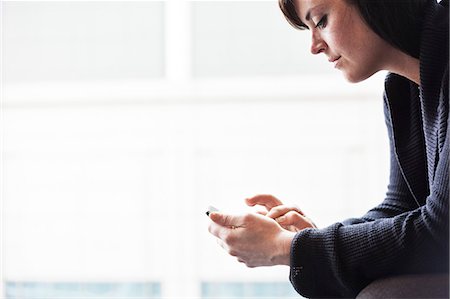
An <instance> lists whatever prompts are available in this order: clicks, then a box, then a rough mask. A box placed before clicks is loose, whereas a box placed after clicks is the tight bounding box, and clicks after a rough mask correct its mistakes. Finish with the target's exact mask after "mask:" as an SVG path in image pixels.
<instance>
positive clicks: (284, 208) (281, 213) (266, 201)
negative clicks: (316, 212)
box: [246, 194, 317, 232]
mask: <svg viewBox="0 0 450 299" xmlns="http://www.w3.org/2000/svg"><path fill="white" fill-rule="evenodd" d="M246 203H247V205H249V206H255V205H261V206H264V207H265V208H266V210H267V212H262V213H261V214H264V215H266V216H267V217H270V218H272V219H274V220H275V221H277V222H278V224H280V225H281V226H282V227H283V228H284V229H286V230H289V231H291V232H298V231H300V230H302V229H305V228H317V226H316V225H315V224H314V222H312V221H311V219H309V218H308V217H306V216H305V214H304V213H303V212H302V211H301V210H300V209H299V208H298V207H297V206H289V205H284V204H283V203H282V202H281V201H280V200H279V199H278V198H276V197H274V196H272V195H266V194H265V195H256V196H254V197H251V198H247V199H246Z"/></svg>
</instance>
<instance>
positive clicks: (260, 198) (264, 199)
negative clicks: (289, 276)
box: [245, 194, 283, 211]
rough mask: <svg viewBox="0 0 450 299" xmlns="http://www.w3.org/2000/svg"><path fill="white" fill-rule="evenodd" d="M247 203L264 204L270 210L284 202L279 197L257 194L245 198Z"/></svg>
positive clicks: (251, 204)
mask: <svg viewBox="0 0 450 299" xmlns="http://www.w3.org/2000/svg"><path fill="white" fill-rule="evenodd" d="M245 202H246V203H247V205H249V206H251V207H253V206H255V205H261V206H264V207H265V208H266V209H267V211H270V210H271V209H272V208H273V207H276V206H279V205H281V204H283V203H282V202H281V201H280V200H279V199H278V198H276V197H275V196H272V195H268V194H262V195H256V196H253V197H250V198H247V199H246V200H245Z"/></svg>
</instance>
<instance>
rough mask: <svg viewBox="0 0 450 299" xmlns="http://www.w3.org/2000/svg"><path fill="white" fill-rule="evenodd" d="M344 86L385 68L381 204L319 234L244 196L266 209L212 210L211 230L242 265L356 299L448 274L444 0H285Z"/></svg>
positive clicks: (285, 210)
mask: <svg viewBox="0 0 450 299" xmlns="http://www.w3.org/2000/svg"><path fill="white" fill-rule="evenodd" d="M280 7H281V9H282V11H283V13H284V15H285V16H286V18H287V20H288V21H289V23H290V24H291V25H293V26H294V27H296V28H299V29H308V30H309V31H310V33H311V35H312V44H311V52H312V54H324V55H325V56H326V57H327V58H328V60H329V61H330V62H332V63H333V64H334V66H335V67H336V68H337V69H339V70H340V71H342V73H343V75H344V76H345V77H346V78H347V80H349V81H350V82H360V81H362V80H365V79H367V78H369V77H370V76H372V75H373V74H374V73H376V72H378V71H380V70H388V71H389V74H388V76H387V77H386V81H385V93H384V108H385V117H386V124H387V127H388V134H389V138H390V153H391V154H390V155H391V166H390V182H389V185H388V191H387V194H386V198H385V200H384V201H383V202H382V203H381V204H380V205H379V206H377V207H375V208H374V209H372V210H370V211H369V212H368V213H367V214H366V215H364V216H363V217H361V218H355V219H348V220H345V221H342V222H338V223H335V224H333V225H331V226H329V227H326V228H322V229H318V228H316V227H315V226H314V224H313V222H312V221H311V220H309V219H308V218H307V217H306V216H305V215H304V214H303V213H302V212H301V211H300V210H299V209H297V208H295V207H289V206H285V205H283V204H282V202H281V201H279V200H278V199H277V198H275V197H273V196H271V195H258V196H255V197H253V198H249V199H247V200H246V202H247V204H248V205H250V206H254V205H263V206H265V207H266V208H267V214H265V215H260V214H251V213H249V214H245V215H227V214H224V213H220V212H213V213H211V214H210V218H211V220H212V222H211V224H210V226H209V231H210V232H211V233H212V234H213V235H214V236H216V237H217V238H219V242H220V243H221V245H222V247H224V248H225V249H226V250H227V251H228V252H229V254H230V255H232V256H236V257H237V259H238V261H240V262H243V263H245V264H246V265H247V266H249V267H257V266H268V265H289V266H290V280H291V282H292V284H293V286H294V288H295V289H296V290H297V291H298V292H299V293H300V294H302V295H304V296H307V297H354V296H356V295H357V294H358V293H359V292H360V291H361V290H362V289H363V288H364V287H365V286H367V285H368V284H369V283H370V282H372V281H374V280H376V279H379V278H382V277H387V276H392V275H401V274H417V273H439V272H441V273H448V269H449V266H448V264H449V259H448V257H449V230H448V223H449V218H448V217H449V216H448V209H449V208H448V200H449V188H448V185H449V174H448V173H449V144H450V129H449V126H450V121H449V97H448V92H449V89H448V83H449V82H448V65H449V60H448V51H449V49H448V34H449V31H448V29H449V28H448V26H449V24H448V0H442V1H441V2H439V3H438V2H436V0H402V1H400V0H396V1H393V0H280Z"/></svg>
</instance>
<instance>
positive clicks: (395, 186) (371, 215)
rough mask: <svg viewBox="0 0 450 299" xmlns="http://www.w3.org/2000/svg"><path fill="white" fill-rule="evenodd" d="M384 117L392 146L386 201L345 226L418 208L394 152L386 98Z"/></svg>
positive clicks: (349, 221) (349, 220)
mask: <svg viewBox="0 0 450 299" xmlns="http://www.w3.org/2000/svg"><path fill="white" fill-rule="evenodd" d="M384 116H385V120H386V126H387V131H388V135H389V145H390V174H389V184H388V187H387V192H386V197H385V199H384V201H383V202H382V203H381V204H380V205H378V206H377V207H375V208H373V209H371V210H370V211H368V212H367V213H366V214H365V215H364V216H362V217H361V218H350V219H347V220H345V221H342V224H343V225H352V224H358V223H364V222H370V221H374V220H376V219H381V218H391V217H394V216H396V215H399V214H402V213H404V212H406V211H411V210H412V209H415V208H417V204H416V203H415V201H414V198H413V196H412V194H411V192H410V191H409V188H408V185H407V184H406V182H405V180H404V179H403V175H402V173H401V171H400V167H399V165H398V161H397V158H396V156H395V150H394V140H393V136H392V122H391V119H390V114H389V109H388V104H387V98H386V96H385V97H384Z"/></svg>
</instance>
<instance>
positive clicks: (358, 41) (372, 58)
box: [295, 0, 391, 82]
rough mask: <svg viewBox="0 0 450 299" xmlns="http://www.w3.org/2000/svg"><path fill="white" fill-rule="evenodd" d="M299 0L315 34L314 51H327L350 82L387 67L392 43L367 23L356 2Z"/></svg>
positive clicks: (302, 14) (301, 14) (300, 12)
mask: <svg viewBox="0 0 450 299" xmlns="http://www.w3.org/2000/svg"><path fill="white" fill-rule="evenodd" d="M295 1H296V3H295V4H296V8H297V14H298V16H299V18H300V19H301V20H302V21H303V22H304V23H305V24H306V25H307V26H308V28H309V30H310V32H311V35H312V43H311V53H312V54H319V53H324V54H325V55H326V56H327V58H328V61H330V62H332V63H333V64H334V67H335V68H337V69H339V70H341V71H342V72H343V73H344V76H345V77H346V78H347V80H348V81H350V82H359V81H362V80H365V79H367V78H368V77H370V76H372V75H373V74H374V73H376V72H377V71H379V70H381V69H383V64H384V63H385V62H386V55H387V54H388V53H389V52H390V51H389V50H390V48H391V47H390V46H389V44H388V43H387V42H386V41H384V40H383V39H381V38H380V37H379V36H378V35H377V34H375V32H373V31H372V30H371V29H370V28H369V27H368V26H367V25H366V23H365V22H364V20H363V19H362V17H361V16H360V14H359V12H358V9H357V8H356V7H355V6H353V5H350V4H348V3H347V1H346V0H295Z"/></svg>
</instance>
